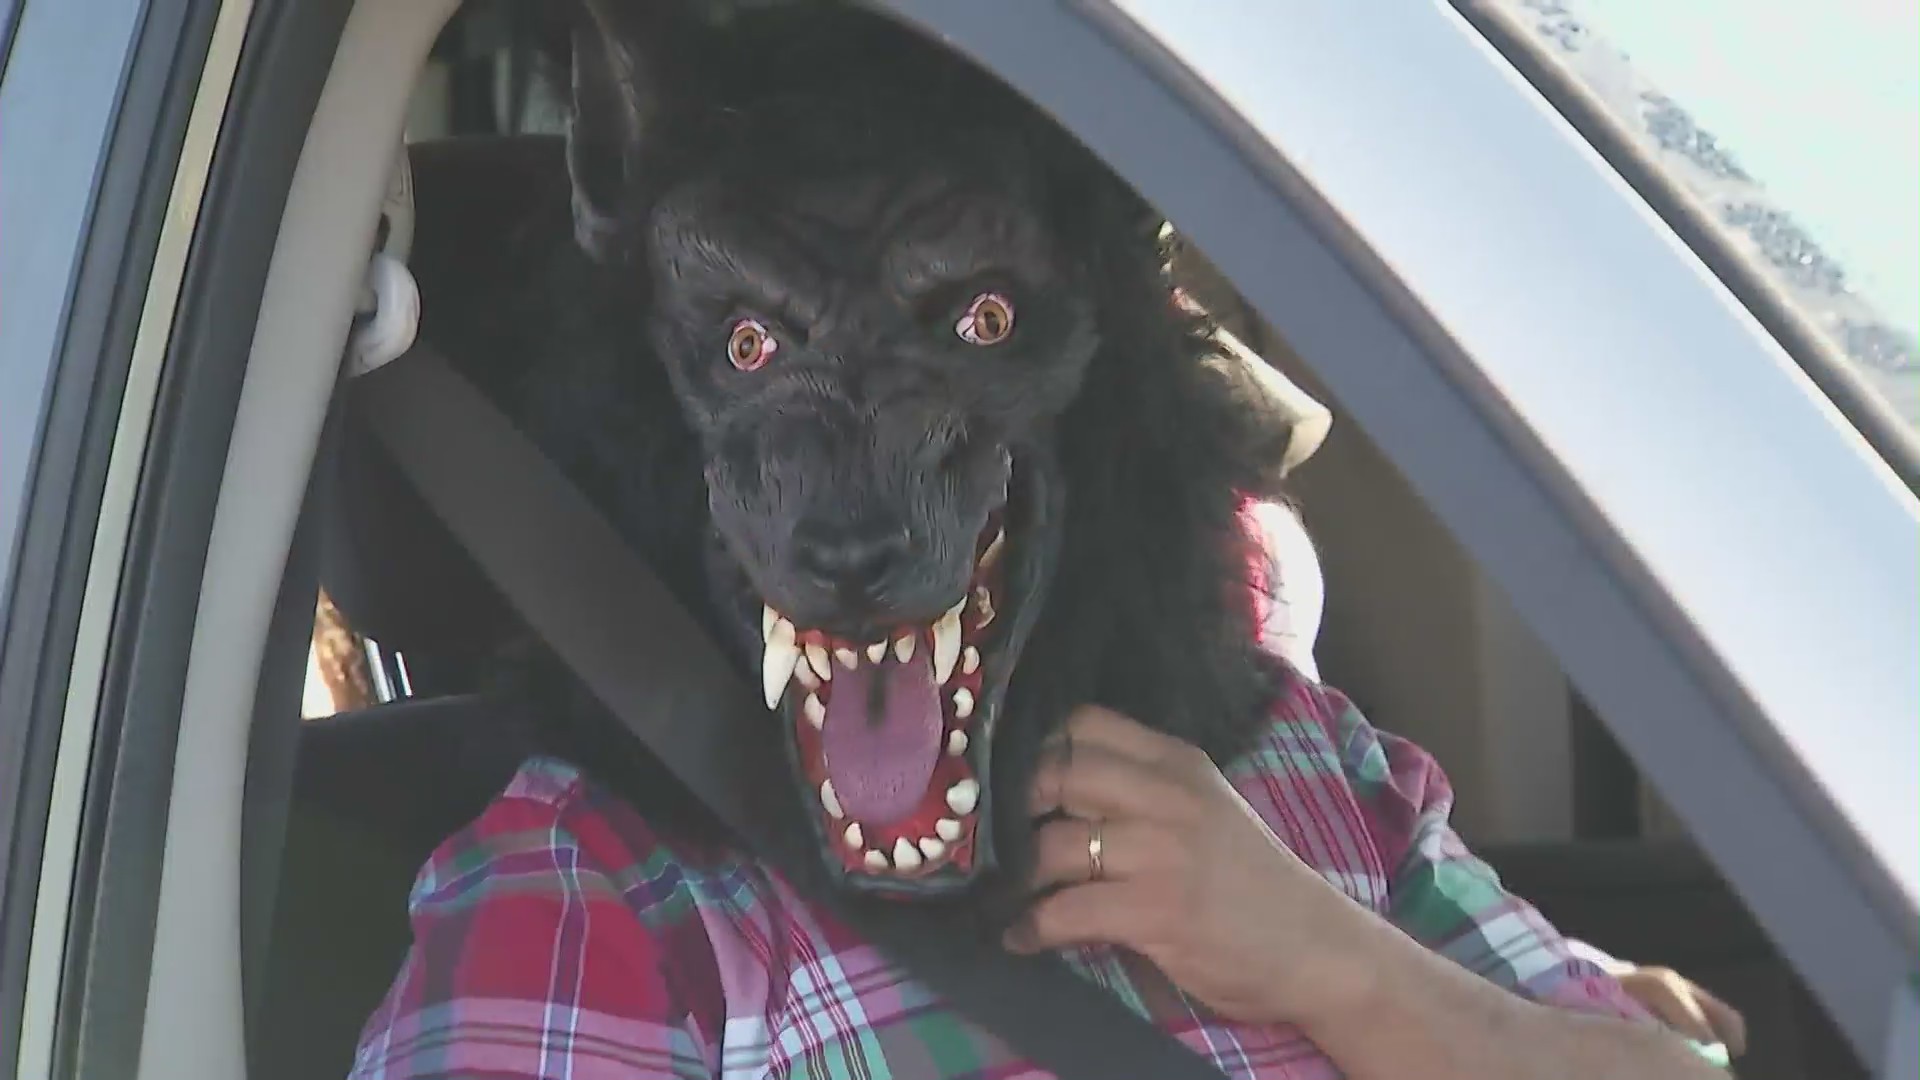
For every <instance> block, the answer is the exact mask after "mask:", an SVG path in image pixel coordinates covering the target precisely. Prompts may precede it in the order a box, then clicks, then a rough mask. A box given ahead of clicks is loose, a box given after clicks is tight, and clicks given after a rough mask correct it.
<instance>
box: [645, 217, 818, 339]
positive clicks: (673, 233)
mask: <svg viewBox="0 0 1920 1080" xmlns="http://www.w3.org/2000/svg"><path fill="white" fill-rule="evenodd" d="M719 224H720V226H721V227H719V228H713V227H709V226H708V225H706V224H705V223H703V222H701V221H699V220H697V219H695V218H693V217H692V216H690V215H685V214H668V215H663V216H662V217H661V218H659V219H657V220H656V224H655V228H656V232H655V258H656V260H657V263H658V266H657V269H658V270H659V271H660V272H661V273H662V274H663V275H665V276H666V277H667V278H668V279H670V280H672V281H673V282H675V283H676V284H677V285H678V286H679V288H681V289H682V290H685V291H686V292H689V293H693V294H697V295H699V296H700V297H703V298H706V299H709V300H713V301H716V302H725V303H738V304H744V305H746V306H749V307H752V308H755V309H756V310H760V311H764V312H767V313H768V314H773V315H778V316H780V317H781V318H784V319H787V320H788V321H790V322H791V323H793V324H794V325H807V324H810V323H812V322H814V321H817V320H818V319H820V318H821V317H822V316H823V314H824V313H825V310H826V308H827V305H828V303H829V300H830V296H831V290H830V285H829V282H830V280H831V274H830V273H829V271H828V269H827V268H826V267H825V266H823V265H821V264H820V262H819V260H817V259H816V258H814V257H812V254H811V253H810V252H809V251H808V250H807V249H806V247H805V246H804V245H800V244H794V243H790V242H783V240H784V238H782V237H781V236H780V235H779V234H778V233H777V232H776V231H773V230H761V229H756V230H755V231H754V233H753V235H752V236H751V237H748V236H743V235H741V232H742V230H740V229H738V228H733V227H728V226H731V225H732V224H733V223H732V222H726V221H722V222H721V223H719Z"/></svg>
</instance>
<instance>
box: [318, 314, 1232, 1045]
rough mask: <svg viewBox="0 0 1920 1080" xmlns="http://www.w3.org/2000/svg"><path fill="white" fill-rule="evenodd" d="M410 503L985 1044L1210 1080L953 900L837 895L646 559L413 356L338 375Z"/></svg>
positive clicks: (522, 445)
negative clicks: (992, 936) (1008, 945)
mask: <svg viewBox="0 0 1920 1080" xmlns="http://www.w3.org/2000/svg"><path fill="white" fill-rule="evenodd" d="M353 392H354V394H355V397H356V399H357V407H359V408H362V409H363V410H365V415H366V417H367V419H368V421H369V422H370V425H371V427H372V429H373V430H374V431H375V432H376V433H377V435H378V437H379V438H380V440H381V442H382V443H383V444H384V446H385V447H386V449H387V451H388V453H389V454H391V455H392V457H393V459H394V462H395V464H396V465H397V466H398V467H399V469H400V470H401V472H402V473H403V474H404V475H405V476H406V477H407V479H408V481H409V482H410V483H412V484H413V486H414V488H415V489H416V490H417V491H418V493H419V494H420V496H421V498H422V499H423V500H424V501H425V502H426V503H427V505H428V506H429V507H431V508H432V510H433V512H434V513H435V514H436V515H437V516H438V517H439V518H440V519H441V521H442V522H443V523H445V525H446V526H447V529H448V531H449V532H451V533H452V534H453V536H454V537H456V538H457V539H458V540H459V542H460V543H461V545H462V546H463V547H465V548H466V550H467V552H468V554H469V555H470V556H471V557H472V558H473V561H474V562H475V564H477V565H478V566H479V567H480V569H481V571H482V572H483V573H484V574H485V575H486V576H487V578H488V579H489V580H490V581H491V582H492V583H493V585H494V587H495V588H496V589H498V590H499V592H500V594H501V596H502V597H503V598H504V599H505V600H506V601H507V603H508V604H509V606H511V607H512V608H513V609H514V610H515V611H516V612H517V613H518V614H519V616H520V617H521V618H522V619H523V620H524V621H525V622H526V623H527V625H528V627H529V628H530V629H532V630H533V631H534V632H535V633H536V634H538V635H539V636H540V637H541V638H542V639H543V640H544V641H545V642H546V644H547V646H548V647H549V648H550V649H551V650H552V651H553V652H554V654H555V655H557V656H558V657H559V658H560V660H561V661H562V662H563V663H565V664H566V665H567V667H568V668H569V669H571V671H572V672H573V674H574V675H575V677H577V678H578V679H580V681H581V682H582V683H583V684H584V685H585V686H586V688H587V689H588V690H589V691H590V692H591V693H593V694H594V695H595V696H596V697H597V698H598V699H599V700H600V702H601V704H603V705H604V706H605V707H606V708H607V709H608V710H609V711H610V712H612V713H613V714H614V715H615V716H616V717H617V718H618V719H619V720H620V721H621V722H622V724H624V725H625V726H626V727H627V728H628V730H630V731H631V732H632V733H633V735H634V736H635V737H636V738H638V739H639V740H640V741H641V742H642V743H644V744H645V745H646V746H647V748H648V749H649V750H651V751H652V752H653V754H654V755H655V756H656V757H657V758H659V759H660V761H661V762H662V763H663V764H665V765H666V766H667V767H668V768H669V769H671V770H672V771H673V773H674V774H675V775H676V776H677V777H679V779H680V780H681V782H682V783H684V784H685V785H686V787H687V789H688V790H689V791H691V792H692V793H693V794H694V796H695V797H696V798H698V799H700V800H701V801H702V802H703V803H704V804H706V806H707V807H708V808H709V809H710V810H711V811H712V812H713V813H714V815H715V816H716V817H718V818H719V819H720V821H721V823H722V824H724V825H725V826H727V827H728V828H729V829H731V830H732V831H733V832H734V834H735V835H736V836H738V837H739V838H740V839H741V840H742V841H743V842H744V843H745V844H746V846H747V848H748V850H750V851H752V852H753V853H754V854H755V855H756V856H758V857H760V858H763V859H765V860H766V861H767V862H768V863H770V864H771V865H772V866H774V867H775V868H776V869H778V870H779V871H780V872H781V873H782V875H783V876H785V877H786V878H787V880H788V881H789V883H790V884H791V885H792V886H793V887H794V888H795V889H796V890H798V891H799V892H800V893H801V894H802V895H804V896H806V897H808V899H810V900H812V901H813V902H815V903H818V904H820V905H822V906H823V907H825V908H826V909H827V910H828V911H830V912H832V913H833V914H834V915H836V916H837V917H839V918H841V919H842V920H844V921H846V922H847V924H848V925H850V926H853V927H855V928H857V929H858V930H859V931H860V932H861V934H862V935H863V936H864V937H865V938H866V939H867V940H868V941H870V942H872V943H873V944H874V945H875V946H876V947H878V948H879V949H880V950H881V951H883V952H884V953H886V954H887V955H888V956H890V957H891V958H892V959H893V960H894V961H895V962H897V963H899V964H900V965H901V966H902V967H904V968H905V969H906V970H908V971H909V972H911V973H912V974H913V975H914V976H916V977H917V978H918V979H919V980H920V981H921V982H923V983H924V984H926V985H927V987H928V988H930V989H931V990H933V991H934V992H936V993H938V994H940V995H941V996H942V997H943V998H944V999H945V1000H946V1001H947V1002H949V1003H950V1004H951V1005H952V1006H953V1007H954V1008H956V1009H958V1010H959V1011H960V1012H961V1013H962V1014H964V1015H966V1016H967V1017H969V1018H970V1019H971V1020H973V1021H974V1022H975V1023H977V1024H979V1025H980V1026H982V1027H983V1028H985V1029H986V1030H988V1031H990V1032H992V1033H993V1034H995V1035H997V1036H999V1037H1000V1038H1001V1039H1002V1040H1004V1041H1005V1042H1006V1043H1007V1045H1008V1046H1009V1047H1011V1048H1012V1049H1013V1050H1014V1051H1015V1052H1016V1053H1017V1054H1019V1055H1020V1056H1021V1057H1023V1058H1025V1059H1026V1060H1028V1061H1031V1062H1033V1063H1034V1064H1036V1065H1039V1066H1040V1067H1042V1068H1045V1069H1047V1070H1049V1071H1050V1072H1052V1073H1054V1074H1055V1075H1058V1076H1061V1077H1064V1078H1067V1080H1112V1078H1114V1077H1152V1078H1154V1080H1220V1076H1221V1074H1220V1072H1219V1071H1218V1070H1217V1069H1215V1068H1214V1067H1213V1066H1212V1065H1211V1064H1210V1063H1209V1062H1208V1061H1206V1060H1205V1059H1204V1058H1202V1057H1200V1056H1199V1055H1198V1054H1196V1053H1194V1052H1193V1051H1191V1050H1189V1049H1188V1048H1187V1047H1186V1045H1185V1044H1183V1043H1181V1042H1180V1041H1179V1040H1178V1039H1176V1038H1174V1037H1173V1036H1172V1035H1170V1034H1168V1033H1167V1032H1165V1031H1163V1030H1162V1029H1160V1028H1159V1027H1157V1026H1155V1025H1153V1024H1152V1023H1150V1022H1148V1021H1147V1020H1145V1019H1144V1018H1142V1017H1140V1016H1139V1015H1138V1014H1136V1013H1134V1012H1132V1011H1131V1010H1129V1009H1128V1008H1127V1007H1126V1006H1125V1005H1124V1004H1123V1003H1121V1002H1120V1001H1119V999H1117V998H1116V997H1114V996H1113V995H1110V994H1108V993H1106V992H1104V991H1102V990H1100V989H1099V988H1097V987H1096V986H1094V985H1093V984H1092V983H1091V982H1089V981H1087V980H1085V979H1083V978H1081V977H1080V976H1079V975H1077V974H1075V973H1074V972H1073V971H1072V970H1070V969H1069V968H1068V967H1067V965H1066V963H1065V962H1064V961H1063V960H1062V959H1060V958H1059V957H1057V956H1051V955H1049V956H1024V957H1023V956H1015V955H1013V954H1011V953H1008V952H1006V951H1005V950H1004V949H1001V948H1000V947H999V946H998V943H996V942H991V941H989V940H987V939H985V938H984V937H982V936H981V934H980V933H979V928H978V926H977V925H976V924H975V923H974V922H972V921H970V920H969V919H967V918H966V917H965V916H964V915H963V913H962V912H961V911H960V910H959V909H956V908H954V907H951V906H948V905H944V904H924V903H923V904H905V903H897V902H887V901H881V900H874V899H869V898H859V897H852V896H848V895H845V894H844V893H842V892H841V891H840V890H838V889H836V888H834V887H833V885H832V883H831V882H830V881H828V880H827V877H826V873H825V871H824V868H823V867H822V866H821V863H820V859H819V854H818V852H817V851H815V850H814V841H813V839H812V837H811V834H810V830H809V829H807V828H806V825H805V821H806V819H805V818H804V817H803V816H802V815H803V814H805V813H807V812H809V811H808V810H807V809H806V808H805V807H804V806H803V805H802V804H801V801H800V798H799V793H798V791H797V789H796V788H795V785H794V784H793V782H792V780H791V778H790V777H789V776H788V775H787V771H786V769H785V767H784V764H783V758H782V755H780V754H774V753H741V752H740V748H741V747H743V746H755V745H760V744H764V743H767V742H769V741H770V740H772V739H774V738H776V737H777V735H776V732H777V729H776V727H775V726H774V725H773V723H772V721H771V720H770V718H769V716H768V713H767V710H766V709H765V708H764V707H763V706H762V705H761V702H760V699H759V697H758V695H756V694H755V693H754V692H753V691H752V690H751V689H750V688H749V686H748V685H747V682H746V681H745V680H744V679H743V678H741V677H740V676H739V675H738V674H737V673H736V672H735V671H734V670H733V669H732V668H731V667H730V666H729V665H728V664H727V663H726V661H725V660H724V659H723V658H722V655H721V653H720V651H719V649H718V647H717V646H716V645H715V644H714V643H713V641H712V639H711V638H709V637H708V636H707V635H706V634H705V632H704V631H703V630H702V628H701V627H700V625H699V624H698V623H696V622H695V621H694V620H693V618H692V617H691V616H690V615H688V614H687V612H686V611H685V610H684V609H683V608H681V607H680V605H679V604H678V602H677V601H676V600H675V599H674V597H673V595H672V594H671V593H669V592H668V591H667V589H666V587H665V586H663V585H662V584H661V583H660V581H659V579H658V578H657V577H655V576H654V574H653V572H652V570H651V569H650V568H649V567H648V566H647V564H646V562H645V560H643V559H642V558H640V557H639V556H638V555H637V554H636V553H635V552H634V551H633V549H632V548H631V547H630V546H629V545H628V544H627V543H626V542H625V541H624V540H623V539H622V538H621V537H620V535H619V534H618V533H617V532H616V531H615V530H614V529H613V527H612V526H611V525H609V524H608V523H607V521H606V519H605V518H604V517H602V516H601V515H600V513H599V512H598V511H597V510H595V509H594V507H593V506H592V505H591V504H590V503H589V502H588V501H587V499H586V498H585V496H583V495H582V494H581V493H580V492H579V490H578V489H577V488H576V487H575V486H574V485H573V484H572V483H571V482H570V481H569V480H568V479H567V478H566V477H565V476H564V475H563V474H562V473H561V472H560V471H559V469H558V468H556V467H555V466H554V465H553V464H552V462H551V461H550V460H549V459H548V458H547V457H546V455H545V454H543V453H541V452H540V450H539V449H538V448H537V447H535V446H534V445H533V444H532V443H531V442H529V441H528V440H527V439H526V437H525V436H523V435H521V434H520V432H519V431H518V430H517V429H516V428H515V427H514V426H513V425H512V423H511V422H510V421H508V420H507V418H506V417H505V416H504V415H502V414H501V413H500V412H499V410H497V409H496V408H494V406H493V405H492V403H490V402H489V401H487V400H486V399H485V398H484V397H483V396H482V395H481V394H480V393H479V391H478V390H476V389H475V388H474V387H473V386H472V384H470V383H469V382H467V380H466V379H464V378H462V377H461V376H460V375H459V374H457V373H456V372H454V371H453V369H452V368H451V367H449V366H448V365H447V363H446V362H445V360H443V359H442V358H440V357H439V356H437V355H434V354H433V353H432V351H431V350H430V349H428V348H426V347H425V346H421V345H416V346H415V347H414V348H413V350H412V351H411V352H410V353H409V354H408V355H407V356H404V357H402V358H401V359H399V360H397V361H394V362H393V363H390V364H387V365H385V366H384V367H382V368H380V369H379V370H377V371H374V372H372V373H371V374H368V375H365V376H363V377H361V378H359V379H356V380H354V386H353Z"/></svg>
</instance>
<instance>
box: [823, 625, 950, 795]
mask: <svg viewBox="0 0 1920 1080" xmlns="http://www.w3.org/2000/svg"><path fill="white" fill-rule="evenodd" d="M927 653H928V650H927V649H925V648H921V649H920V650H919V651H918V653H917V654H916V655H915V656H914V658H913V659H912V660H910V661H908V662H907V663H904V664H902V663H899V662H897V661H895V660H894V658H893V656H892V654H891V652H889V654H888V656H887V658H886V659H885V660H884V661H882V662H880V663H878V664H874V663H869V662H868V661H867V658H866V656H865V655H862V656H861V657H860V666H858V667H856V668H855V669H854V670H852V671H848V670H847V669H846V668H844V667H836V668H835V669H834V672H833V696H832V697H831V698H829V699H828V700H827V723H826V728H825V730H823V731H822V732H821V733H820V748H821V752H822V754H824V756H825V757H826V767H827V778H828V779H830V780H832V781H833V791H834V794H835V795H837V796H838V797H839V799H840V805H841V807H842V808H844V809H845V810H846V812H847V816H849V817H851V818H853V819H854V820H855V821H861V822H865V823H866V824H868V825H870V826H877V825H890V824H893V823H894V822H896V821H899V820H901V819H902V818H905V817H906V816H907V815H909V814H911V813H913V811H914V809H915V808H916V807H918V806H919V805H920V798H921V796H923V795H925V794H926V792H927V783H928V781H930V780H931V779H932V778H933V767H934V765H935V764H936V763H937V762H938V761H939V756H940V728H941V726H942V725H941V718H940V696H939V693H938V690H937V688H936V687H935V686H934V684H933V665H932V663H931V662H930V660H929V659H928V656H927ZM869 710H871V711H869Z"/></svg>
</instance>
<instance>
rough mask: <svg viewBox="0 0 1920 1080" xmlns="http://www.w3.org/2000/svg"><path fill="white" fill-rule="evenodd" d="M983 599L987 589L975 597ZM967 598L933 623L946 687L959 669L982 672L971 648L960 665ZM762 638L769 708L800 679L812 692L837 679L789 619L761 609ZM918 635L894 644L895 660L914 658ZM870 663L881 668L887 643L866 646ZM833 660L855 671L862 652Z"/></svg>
mask: <svg viewBox="0 0 1920 1080" xmlns="http://www.w3.org/2000/svg"><path fill="white" fill-rule="evenodd" d="M976 595H978V596H982V597H984V596H985V595H986V590H985V589H981V590H979V591H978V593H977V594H976ZM966 606H967V600H966V598H965V597H962V598H961V599H960V602H959V603H956V604H954V605H953V606H952V607H950V608H948V609H947V610H946V612H945V613H944V614H942V615H941V616H940V618H939V619H937V620H935V621H934V624H933V626H932V628H931V630H930V633H931V635H932V637H933V676H934V678H935V679H936V680H937V681H938V682H939V683H940V685H942V686H945V685H946V684H947V683H948V682H950V681H952V679H953V672H954V669H955V667H960V668H961V670H963V671H964V672H965V673H966V674H969V675H971V674H973V673H974V672H975V671H976V670H978V669H979V667H980V654H979V652H978V651H977V650H975V649H974V648H973V647H972V646H967V647H966V648H965V655H966V662H965V663H964V664H962V663H961V655H962V648H961V644H960V613H961V612H962V611H964V610H965V609H966ZM760 627H761V636H762V638H763V639H764V641H765V645H766V648H765V650H764V651H763V652H762V653H761V661H760V663H761V667H760V689H761V691H762V692H763V693H765V695H766V700H767V708H769V709H771V708H773V707H774V706H776V705H778V704H779V703H780V698H781V696H782V695H783V694H785V693H786V688H787V683H788V682H789V681H791V680H793V679H796V678H797V679H799V680H800V683H801V685H802V686H804V687H806V688H807V689H808V690H812V689H815V688H816V687H818V686H819V685H820V684H821V683H823V682H828V681H830V680H832V678H833V663H832V662H831V661H830V660H829V659H828V655H827V648H826V646H824V645H820V644H817V643H814V642H809V643H807V644H806V645H801V644H800V642H799V636H800V635H799V631H797V630H796V629H794V625H793V623H792V622H791V621H789V620H788V619H787V618H786V616H784V615H781V614H780V613H779V612H777V611H775V610H773V608H771V607H766V606H762V608H761V615H760ZM918 636H919V635H917V634H915V633H912V632H908V633H905V634H901V635H900V636H899V637H898V638H896V639H894V641H893V655H894V657H895V658H896V659H898V660H899V661H900V662H901V663H903V664H904V663H906V662H907V661H909V660H912V659H913V653H914V647H915V641H916V639H917V637H918ZM865 652H866V658H867V660H868V661H869V662H870V663H875V664H878V663H880V662H881V661H883V660H885V659H886V658H887V642H885V641H884V640H883V641H876V642H874V643H872V644H871V645H868V646H867V647H866V650H865ZM832 659H833V660H837V661H839V663H840V666H841V667H843V668H846V669H847V670H848V671H852V670H853V669H854V668H857V667H859V666H860V653H859V652H856V651H855V650H853V649H849V648H846V647H844V646H843V647H841V648H837V649H835V650H833V655H832Z"/></svg>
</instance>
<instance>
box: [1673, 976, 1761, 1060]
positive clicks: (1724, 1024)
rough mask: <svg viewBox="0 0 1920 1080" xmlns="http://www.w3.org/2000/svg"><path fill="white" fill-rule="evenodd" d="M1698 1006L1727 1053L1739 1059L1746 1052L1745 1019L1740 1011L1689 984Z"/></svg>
mask: <svg viewBox="0 0 1920 1080" xmlns="http://www.w3.org/2000/svg"><path fill="white" fill-rule="evenodd" d="M1688 985H1689V986H1692V988H1693V993H1694V996H1695V998H1696V999H1698V1001H1699V1004H1700V1011H1701V1012H1703V1013H1705V1014H1706V1016H1707V1023H1709V1024H1711V1025H1712V1026H1713V1033H1714V1034H1715V1035H1717V1036H1719V1037H1720V1041H1721V1042H1722V1043H1724V1044H1726V1047H1727V1053H1729V1054H1731V1055H1733V1056H1734V1057H1739V1056H1740V1055H1741V1054H1744V1053H1746V1052H1747V1018H1746V1017H1744V1016H1742V1015H1740V1010H1739V1009H1736V1008H1734V1007H1733V1006H1731V1005H1729V1004H1727V1003H1726V1002H1724V1001H1721V1000H1720V999H1719V998H1717V997H1715V996H1713V995H1712V994H1709V993H1707V992H1706V991H1705V990H1703V989H1701V988H1700V987H1699V986H1698V985H1695V984H1693V983H1689V984H1688Z"/></svg>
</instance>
